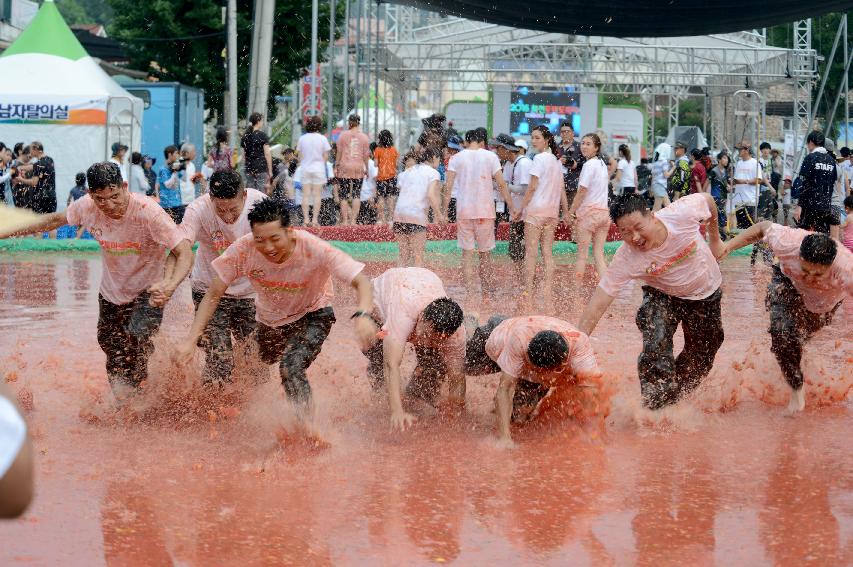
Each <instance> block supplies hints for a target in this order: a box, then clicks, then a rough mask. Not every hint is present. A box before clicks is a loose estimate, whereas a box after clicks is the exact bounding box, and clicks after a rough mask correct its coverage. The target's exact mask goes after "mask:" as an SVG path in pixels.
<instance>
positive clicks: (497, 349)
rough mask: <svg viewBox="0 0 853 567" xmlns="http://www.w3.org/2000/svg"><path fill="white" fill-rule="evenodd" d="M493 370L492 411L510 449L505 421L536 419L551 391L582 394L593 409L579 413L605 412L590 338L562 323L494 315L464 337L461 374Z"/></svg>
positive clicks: (552, 320)
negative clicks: (495, 385) (495, 377)
mask: <svg viewBox="0 0 853 567" xmlns="http://www.w3.org/2000/svg"><path fill="white" fill-rule="evenodd" d="M497 372H500V373H501V378H500V383H499V385H498V391H497V394H496V395H495V410H496V413H497V417H498V435H499V438H500V441H501V443H502V444H505V445H508V446H511V445H512V436H511V434H510V423H511V422H514V423H525V422H527V421H529V420H531V419H533V418H535V417H536V415H537V413H538V410H539V407H540V404H541V402H542V400H543V399H545V398H546V397H547V396H548V395H549V393H551V391H552V390H553V389H555V388H572V389H575V390H577V391H578V392H583V395H584V398H586V399H587V400H588V401H589V402H592V404H589V405H591V406H593V407H588V408H584V409H588V410H592V411H596V412H603V413H604V414H606V412H607V409H606V407H605V405H604V400H603V399H601V396H600V395H601V391H600V389H599V388H598V384H599V380H598V379H599V377H600V376H601V370H599V368H598V362H597V361H596V359H595V353H594V352H593V350H592V346H591V344H590V341H589V337H588V336H587V335H585V334H583V333H581V332H579V331H578V330H577V329H576V328H574V327H573V326H572V325H571V324H569V323H567V322H566V321H562V320H560V319H557V318H554V317H544V316H538V315H537V316H532V317H528V316H524V317H512V318H507V317H505V316H503V315H495V316H493V317H491V318H490V319H489V320H488V322H487V323H486V324H485V325H482V326H480V327H477V329H476V330H475V331H474V332H473V333H472V334H471V337H470V338H469V339H468V344H467V347H466V352H465V374H466V375H468V376H483V375H487V374H494V373H497ZM602 417H605V416H602Z"/></svg>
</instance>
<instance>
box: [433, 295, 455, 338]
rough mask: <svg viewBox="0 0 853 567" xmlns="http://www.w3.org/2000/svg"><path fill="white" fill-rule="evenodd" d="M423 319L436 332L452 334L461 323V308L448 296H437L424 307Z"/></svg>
mask: <svg viewBox="0 0 853 567" xmlns="http://www.w3.org/2000/svg"><path fill="white" fill-rule="evenodd" d="M424 320H425V321H429V323H430V325H432V328H433V329H435V332H436V333H438V334H440V335H445V336H447V335H452V334H453V333H455V332H456V330H457V329H459V326H460V325H461V324H462V308H461V307H459V304H458V303H456V302H455V301H453V300H452V299H450V298H449V297H439V298H438V299H434V300H433V301H432V302H430V304H429V305H427V306H426V307H425V308H424Z"/></svg>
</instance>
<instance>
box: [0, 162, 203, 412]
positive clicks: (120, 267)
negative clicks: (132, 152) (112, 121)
mask: <svg viewBox="0 0 853 567" xmlns="http://www.w3.org/2000/svg"><path fill="white" fill-rule="evenodd" d="M86 179H87V181H88V186H89V193H88V195H86V196H85V197H83V198H81V199H78V200H76V201H74V202H73V203H71V205H70V206H69V207H68V209H67V210H66V211H63V212H59V213H53V214H49V215H42V216H41V217H39V218H38V219H36V220H35V221H34V222H33V224H32V225H30V226H28V227H26V228H25V229H23V230H20V231H17V232H16V234H30V233H34V232H44V231H47V230H53V229H55V228H58V227H60V226H62V225H65V224H71V225H76V226H81V227H84V228H85V229H86V230H88V231H89V233H90V234H92V235H93V236H94V237H95V240H97V241H98V244H100V245H101V254H102V258H103V276H102V278H101V287H100V290H99V293H98V306H99V308H98V344H99V345H100V347H101V349H102V350H103V351H104V354H106V358H107V378H108V379H109V381H110V386H111V387H112V389H113V393H114V394H115V395H116V398H117V399H118V400H120V401H121V400H122V399H123V398H125V397H126V396H127V395H128V394H130V393H132V392H134V391H135V390H136V389H137V388H138V387H139V385H140V384H141V383H142V381H143V380H145V379H146V378H147V377H148V359H149V357H150V356H151V353H152V352H153V350H154V345H153V343H152V341H151V339H152V337H153V336H154V335H155V334H156V333H157V331H158V330H159V328H160V323H161V321H162V319H163V306H164V305H165V304H166V302H167V301H168V300H169V299H170V298H171V297H172V293H174V291H175V289H176V288H177V287H178V284H180V283H181V282H182V281H183V279H184V278H185V277H186V275H187V274H188V273H189V271H190V268H191V267H192V263H193V253H192V248H191V247H190V245H189V243H188V242H187V241H186V240H184V236H183V234H182V233H181V231H180V230H178V227H177V226H175V223H174V221H172V219H171V217H170V216H169V215H168V214H167V213H166V212H165V211H164V210H163V209H162V208H161V207H160V206H159V205H158V204H157V203H156V202H155V201H154V200H152V199H151V198H150V197H146V196H144V195H139V194H135V193H130V192H129V191H128V189H127V183H125V182H124V181H122V177H121V172H120V171H119V169H118V166H117V165H115V164H113V163H110V162H104V163H96V164H94V165H92V166H91V167H90V168H89V169H88V171H87V172H86ZM6 236H10V235H8V234H3V233H2V231H0V238H4V237H6ZM167 249H168V250H171V252H170V255H171V256H173V258H172V259H173V260H174V262H171V261H170V265H169V268H168V269H166V267H165V264H166V250H167Z"/></svg>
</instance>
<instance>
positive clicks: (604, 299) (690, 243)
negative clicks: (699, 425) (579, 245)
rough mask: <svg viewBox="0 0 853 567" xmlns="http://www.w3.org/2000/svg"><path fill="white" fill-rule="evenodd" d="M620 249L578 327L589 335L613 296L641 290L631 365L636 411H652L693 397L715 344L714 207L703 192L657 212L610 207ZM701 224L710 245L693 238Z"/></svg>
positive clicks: (622, 201)
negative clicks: (632, 287)
mask: <svg viewBox="0 0 853 567" xmlns="http://www.w3.org/2000/svg"><path fill="white" fill-rule="evenodd" d="M610 217H611V218H612V219H613V222H615V223H616V225H617V226H618V227H619V232H621V233H622V238H623V240H624V244H623V245H622V246H621V247H620V248H619V250H618V251H617V252H616V255H615V256H614V257H613V261H612V262H611V263H610V267H609V268H608V270H607V272H606V273H605V274H604V277H603V278H602V279H601V283H599V284H598V288H597V289H596V290H595V293H593V295H592V299H591V300H590V302H589V304H588V305H587V307H586V309H585V310H584V312H583V315H581V319H580V322H579V323H578V328H579V329H580V331H581V332H582V333H586V334H591V333H592V331H593V330H594V329H595V326H596V325H597V324H598V321H599V320H600V319H601V317H602V315H604V312H605V311H607V308H608V307H609V306H610V304H611V303H612V302H613V300H614V299H615V297H616V296H617V295H618V294H619V293H620V292H621V291H622V290H623V289H625V287H626V286H628V284H629V282H630V281H631V280H640V281H642V282H643V283H645V284H646V285H644V286H643V304H642V305H641V306H640V309H639V310H638V311H637V327H639V328H640V331H642V333H643V351H642V352H641V353H640V357H639V359H638V360H637V371H638V374H639V378H640V391H641V393H642V396H643V404H644V405H645V406H646V407H647V408H649V409H653V410H657V409H660V408H662V407H664V406H666V405H668V404H673V403H675V402H677V401H678V400H679V399H680V398H681V397H682V396H684V395H685V394H687V393H688V392H690V391H692V390H694V389H695V388H696V387H697V386H698V385H699V383H700V382H701V381H702V379H703V378H705V376H707V375H708V373H709V372H710V371H711V367H712V366H713V365H714V357H715V356H716V354H717V351H718V350H719V349H720V346H721V345H722V344H723V323H722V321H721V315H720V298H721V297H722V291H721V288H720V284H721V283H722V281H723V277H722V274H721V273H720V266H719V265H718V264H717V261H716V258H715V256H717V255H719V253H722V250H723V242H722V241H721V240H720V231H719V230H718V227H717V205H716V204H715V203H714V199H713V197H711V195H710V194H708V193H696V194H693V195H688V196H686V197H682V198H681V199H679V200H677V201H675V202H674V203H672V204H671V205H669V206H668V207H666V208H664V209H661V210H659V211H657V212H654V213H652V212H649V211H648V210H647V208H646V201H645V200H644V199H643V198H642V197H639V196H636V195H626V196H624V197H620V198H619V199H618V200H617V201H616V202H615V203H613V205H612V206H611V207H610ZM706 223H707V225H706V226H707V232H708V235H709V238H710V245H709V244H707V243H706V242H705V239H704V238H703V237H702V234H701V233H700V232H699V228H700V226H701V225H703V224H706ZM679 323H681V326H682V330H683V331H684V349H683V350H682V351H681V353H680V354H679V355H678V357H677V358H675V357H674V356H673V352H672V351H673V344H672V337H673V335H675V331H676V329H677V328H678V324H679Z"/></svg>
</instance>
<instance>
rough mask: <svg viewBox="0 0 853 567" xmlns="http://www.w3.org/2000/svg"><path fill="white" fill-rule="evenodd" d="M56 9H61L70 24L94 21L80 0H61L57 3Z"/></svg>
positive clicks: (60, 11)
mask: <svg viewBox="0 0 853 567" xmlns="http://www.w3.org/2000/svg"><path fill="white" fill-rule="evenodd" d="M56 9H57V10H59V13H60V14H62V17H63V18H64V19H65V22H66V23H67V24H68V25H69V26H73V25H74V24H91V23H93V21H92V18H91V17H90V16H89V14H88V12H86V8H85V7H84V6H83V5H82V4H80V2H79V1H78V0H61V1H60V2H57V3H56Z"/></svg>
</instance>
